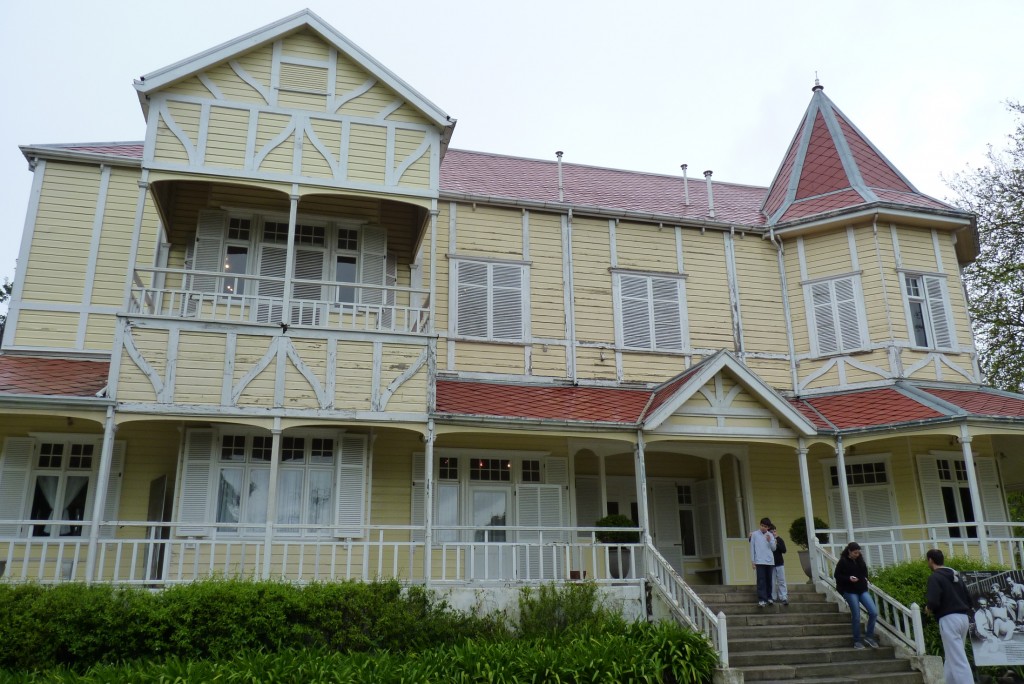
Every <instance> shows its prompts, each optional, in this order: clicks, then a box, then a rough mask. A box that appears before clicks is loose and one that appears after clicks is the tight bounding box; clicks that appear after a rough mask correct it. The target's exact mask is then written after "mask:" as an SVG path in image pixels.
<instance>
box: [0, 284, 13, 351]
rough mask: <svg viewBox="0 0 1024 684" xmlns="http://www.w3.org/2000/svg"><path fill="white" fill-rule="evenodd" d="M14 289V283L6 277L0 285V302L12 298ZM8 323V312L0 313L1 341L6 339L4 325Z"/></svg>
mask: <svg viewBox="0 0 1024 684" xmlns="http://www.w3.org/2000/svg"><path fill="white" fill-rule="evenodd" d="M13 289H14V283H12V282H11V281H10V280H8V279H7V278H4V282H3V284H2V285H0V304H3V303H4V302H6V301H7V300H8V299H10V298H11V291H12V290H13ZM6 323H7V313H6V310H5V312H4V313H2V314H0V342H3V339H4V325H6Z"/></svg>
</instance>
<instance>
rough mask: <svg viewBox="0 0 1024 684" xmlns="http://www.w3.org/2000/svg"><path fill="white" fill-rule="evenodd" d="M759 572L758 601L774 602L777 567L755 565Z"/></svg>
mask: <svg viewBox="0 0 1024 684" xmlns="http://www.w3.org/2000/svg"><path fill="white" fill-rule="evenodd" d="M754 568H755V570H756V572H757V600H758V602H761V601H765V602H768V601H771V600H772V580H773V579H774V578H775V566H774V565H755V566H754Z"/></svg>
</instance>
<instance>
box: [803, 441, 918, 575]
mask: <svg viewBox="0 0 1024 684" xmlns="http://www.w3.org/2000/svg"><path fill="white" fill-rule="evenodd" d="M889 461H890V455H889V454H865V455H863V456H857V457H849V458H845V459H844V462H845V465H846V487H847V493H848V494H849V497H850V515H851V517H852V518H853V520H852V524H853V527H854V529H855V530H857V532H856V534H857V539H858V540H859V541H860V542H861V543H862V544H865V543H866V545H865V549H866V550H865V556H866V558H867V561H868V563H871V564H886V565H889V564H891V563H893V562H895V561H897V560H902V558H903V554H904V550H903V549H902V548H901V547H900V546H899V545H898V544H888V545H887V544H885V542H893V541H895V540H899V539H900V538H901V537H900V532H899V530H898V529H896V530H895V531H894V529H893V528H898V527H899V524H900V523H899V513H898V509H897V508H896V497H895V493H894V492H893V482H892V476H891V474H890V472H889V471H890V463H889ZM823 466H824V468H825V478H826V482H827V483H828V484H827V486H826V488H825V493H826V497H827V499H826V500H827V501H828V510H829V520H828V523H829V526H830V527H832V528H833V529H843V528H845V527H846V513H845V511H844V509H843V501H842V492H841V490H840V480H839V465H838V461H837V460H836V459H828V460H826V461H823Z"/></svg>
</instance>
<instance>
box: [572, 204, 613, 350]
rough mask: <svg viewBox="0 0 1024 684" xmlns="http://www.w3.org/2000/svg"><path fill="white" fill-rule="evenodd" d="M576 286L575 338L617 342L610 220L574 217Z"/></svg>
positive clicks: (606, 342)
mask: <svg viewBox="0 0 1024 684" xmlns="http://www.w3.org/2000/svg"><path fill="white" fill-rule="evenodd" d="M572 252H573V266H574V272H573V289H574V294H575V298H576V300H575V307H576V320H575V325H576V339H577V340H579V341H581V342H600V343H604V344H613V343H614V342H615V320H614V311H613V307H612V276H611V273H610V271H609V268H610V267H611V247H610V245H609V242H608V221H606V220H601V219H582V218H576V219H574V220H573V226H572Z"/></svg>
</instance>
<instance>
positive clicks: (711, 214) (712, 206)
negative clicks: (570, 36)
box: [704, 169, 715, 218]
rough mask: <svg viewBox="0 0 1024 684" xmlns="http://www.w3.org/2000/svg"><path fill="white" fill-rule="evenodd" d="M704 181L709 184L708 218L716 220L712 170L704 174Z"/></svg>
mask: <svg viewBox="0 0 1024 684" xmlns="http://www.w3.org/2000/svg"><path fill="white" fill-rule="evenodd" d="M704 179H705V180H706V181H707V182H708V217H710V218H715V194H714V192H712V190H711V169H708V170H707V171H705V172H704Z"/></svg>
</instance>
